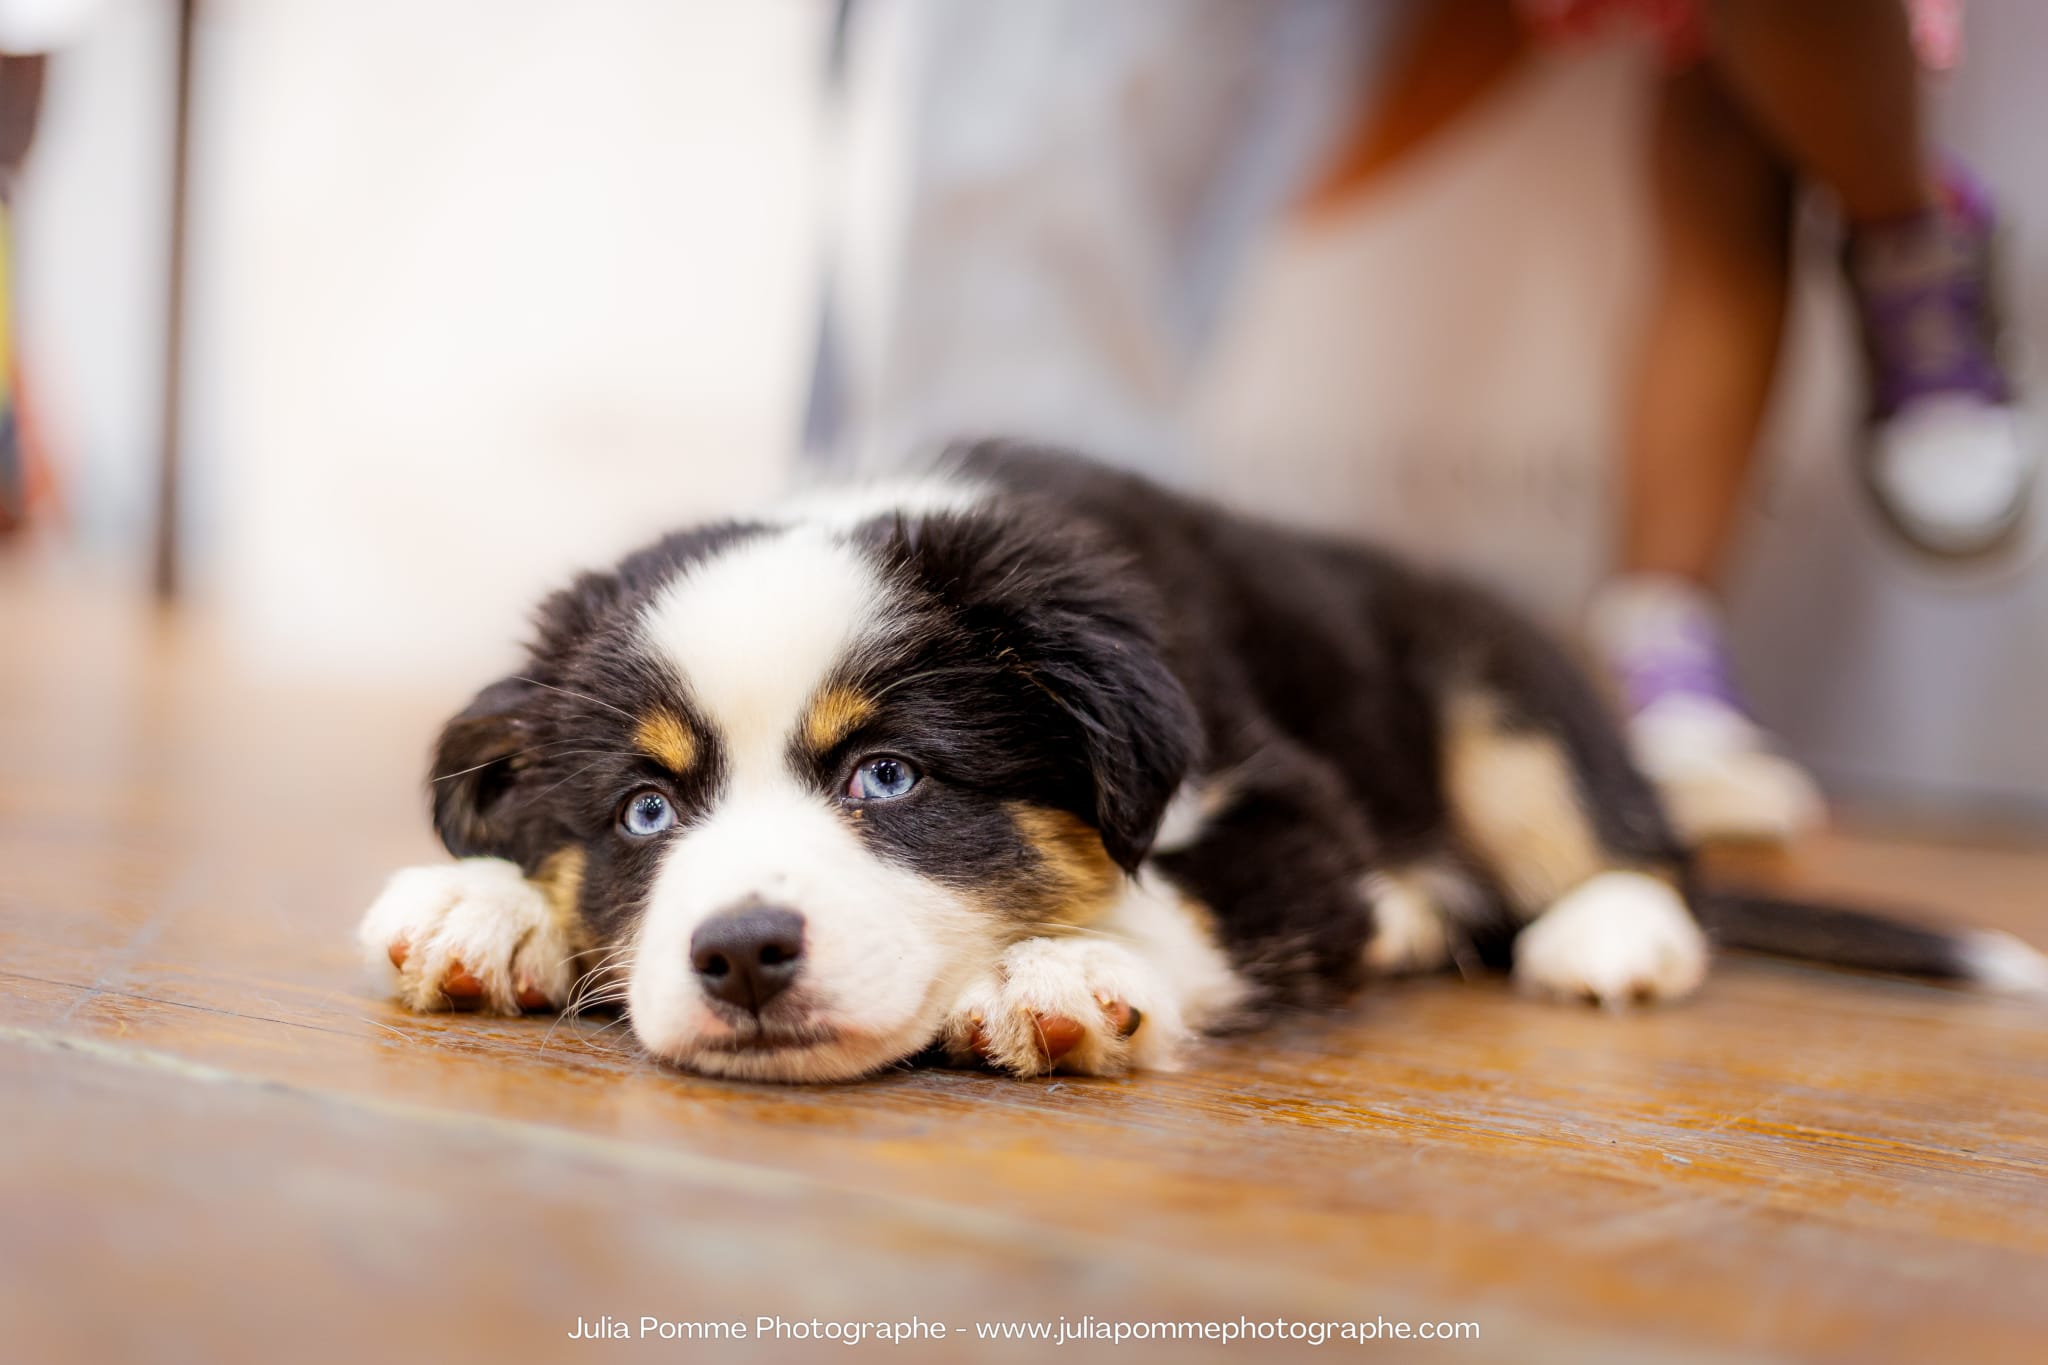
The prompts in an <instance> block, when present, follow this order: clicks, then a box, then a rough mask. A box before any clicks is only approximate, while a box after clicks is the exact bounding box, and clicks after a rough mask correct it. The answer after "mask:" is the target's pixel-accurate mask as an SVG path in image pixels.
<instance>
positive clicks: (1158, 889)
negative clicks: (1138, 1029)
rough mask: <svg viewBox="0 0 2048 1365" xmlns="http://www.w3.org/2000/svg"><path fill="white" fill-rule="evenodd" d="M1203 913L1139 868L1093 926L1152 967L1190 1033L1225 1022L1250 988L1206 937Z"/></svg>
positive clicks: (1228, 960)
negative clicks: (1134, 950) (1111, 936)
mask: <svg viewBox="0 0 2048 1365" xmlns="http://www.w3.org/2000/svg"><path fill="white" fill-rule="evenodd" d="M1206 914H1207V912H1206V911H1204V910H1202V909H1201V908H1200V907H1198V906H1196V905H1194V904H1193V903H1192V902H1190V901H1188V900H1187V899H1186V898H1185V897H1183V896H1182V895H1181V894H1180V893H1179V892H1178V891H1175V890H1174V889H1173V888H1172V887H1171V886H1169V885H1167V884H1166V882H1165V881H1164V880H1163V879H1161V878H1160V877H1159V876H1158V874H1156V873H1154V872H1151V871H1149V870H1141V871H1140V872H1139V874H1138V875H1137V876H1136V877H1134V878H1132V879H1131V881H1130V882H1129V883H1127V884H1126V886H1125V888H1124V893H1123V895H1121V896H1120V897H1118V898H1117V902H1116V904H1115V905H1114V906H1112V907H1110V911H1109V913H1108V914H1107V915H1105V916H1104V917H1103V918H1102V920H1101V921H1100V922H1099V924H1098V925H1097V926H1096V928H1097V929H1098V930H1099V931H1101V932H1103V933H1108V934H1114V935H1116V936H1117V937H1119V938H1121V939H1122V940H1124V941H1125V942H1126V943H1128V944H1130V945H1131V946H1132V947H1133V948H1134V949H1136V950H1137V952H1138V953H1139V954H1141V955H1142V956H1143V957H1144V959H1145V961H1147V962H1149V963H1150V964H1152V968H1153V970H1155V971H1156V972H1158V973H1159V976H1160V979H1161V981H1162V982H1163V983H1164V984H1165V986H1166V988H1167V989H1168V990H1169V991H1170V992H1171V993H1172V995H1173V999H1174V1007H1175V1009H1176V1010H1178V1011H1179V1013H1180V1015H1181V1017H1182V1018H1183V1019H1184V1020H1185V1021H1186V1022H1187V1025H1188V1027H1189V1028H1191V1029H1206V1028H1211V1027H1214V1026H1215V1025H1217V1024H1219V1023H1222V1022H1224V1021H1225V1020H1227V1019H1228V1018H1229V1017H1230V1015H1231V1014H1232V1013H1233V1012H1234V1011H1235V1010H1236V1009H1237V1008H1238V1006H1240V1005H1242V1004H1243V1003H1244V1001H1245V997H1246V996H1247V995H1249V994H1250V989H1251V988H1250V987H1249V986H1248V985H1247V984H1246V983H1245V980H1244V978H1243V977H1241V976H1239V975H1238V974H1237V968H1236V967H1235V966H1233V965H1232V964H1231V961H1230V955H1229V954H1228V953H1226V952H1224V951H1223V948H1222V947H1221V946H1220V945H1219V944H1218V943H1217V942H1216V940H1215V939H1214V938H1213V937H1212V936H1211V935H1210V933H1209V930H1208V928H1207V926H1206V925H1205V924H1204V923H1203V920H1204V917H1205V916H1206Z"/></svg>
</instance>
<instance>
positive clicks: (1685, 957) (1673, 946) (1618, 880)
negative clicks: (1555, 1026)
mask: <svg viewBox="0 0 2048 1365" xmlns="http://www.w3.org/2000/svg"><path fill="white" fill-rule="evenodd" d="M1706 973H1707V939H1706V935H1705V934H1703V933H1701V932H1700V927H1699V925H1698V924H1696V923H1695V922H1694V921H1693V917H1692V913H1691V912H1690V911H1689V910H1687V909H1686V908H1685V902H1684V901H1683V900H1682V899H1680V897H1679V895H1678V893H1677V892H1676V891H1674V890H1672V888H1671V887H1670V886H1668V885H1666V884H1665V883H1663V882H1661V881H1659V880H1657V879H1656V878H1655V877H1648V876H1644V875H1643V874H1642V873H1639V872H1603V873H1601V874H1600V875H1599V876H1597V877H1594V878H1593V879H1592V880H1590V881H1588V882H1586V883H1585V884H1584V885H1582V886H1580V887H1578V888H1577V889H1576V890H1573V891H1570V892H1567V893H1566V894H1565V895H1564V896H1562V897H1560V898H1559V899H1558V901H1557V903H1556V904H1554V905H1552V906H1551V907H1550V908H1549V909H1548V910H1545V911H1544V912H1543V913H1542V914H1541V915H1539V916H1537V917H1536V919H1535V921H1534V922H1533V923H1531V924H1530V925H1529V927H1528V928H1526V929H1524V930H1522V932H1521V934H1520V935H1519V936H1518V937H1517V938H1516V939H1515V984H1517V985H1518V986H1521V987H1522V988H1523V989H1525V990H1530V991H1534V992H1536V993H1537V994H1540V995H1549V996H1555V997H1559V998H1562V999H1567V1000H1572V999H1577V1000H1586V1001H1590V1002H1592V1003H1594V1004H1598V1005H1608V1006H1620V1005H1628V1004H1651V1003H1654V1002H1656V1001H1660V1000H1675V999H1677V998H1679V997H1680V996H1684V995H1689V994H1691V993H1692V991H1693V990H1694V988H1695V987H1697V986H1698V985H1699V984H1700V980H1701V978H1703V977H1704V976H1705V975H1706Z"/></svg>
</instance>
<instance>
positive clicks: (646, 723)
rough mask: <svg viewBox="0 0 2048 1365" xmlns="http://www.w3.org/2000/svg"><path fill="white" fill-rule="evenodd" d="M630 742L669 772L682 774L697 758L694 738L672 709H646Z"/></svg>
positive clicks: (695, 739) (695, 738)
mask: <svg viewBox="0 0 2048 1365" xmlns="http://www.w3.org/2000/svg"><path fill="white" fill-rule="evenodd" d="M633 742H634V743H635V744H637V745H639V746H640V748H641V749H642V750H643V751H644V752H646V753H647V754H649V755H651V756H652V757H653V758H654V759H655V761H656V762H658V763H660V764H661V765H662V766H663V767H664V768H667V769H668V770H669V771H670V772H672V773H686V772H688V771H689V770H690V765H691V764H692V763H695V762H696V761H697V737H696V736H695V735H693V734H691V733H690V727H689V726H687V725H685V724H683V722H682V720H681V718H680V717H678V716H677V715H676V714H675V713H674V712H673V711H650V712H649V713H648V714H647V715H646V716H644V717H643V718H642V719H641V721H640V728H639V729H637V730H635V731H634V732H633Z"/></svg>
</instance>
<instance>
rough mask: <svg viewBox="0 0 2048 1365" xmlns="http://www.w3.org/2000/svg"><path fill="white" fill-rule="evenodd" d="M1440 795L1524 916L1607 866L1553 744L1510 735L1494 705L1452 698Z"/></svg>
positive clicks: (1473, 695)
mask: <svg viewBox="0 0 2048 1365" xmlns="http://www.w3.org/2000/svg"><path fill="white" fill-rule="evenodd" d="M1444 731H1445V733H1444V791H1445V795H1446V796H1447V797H1448V798H1449V800H1450V806H1451V818H1452V820H1453V821H1454V822H1455V823H1456V825H1457V827H1458V831H1459V833H1460V834H1461V835H1462V836H1463V838H1464V839H1465V842H1466V843H1467V845H1468V846H1469V847H1470V848H1471V849H1472V850H1473V851H1474V852H1475V853H1477V854H1478V855H1479V856H1480V857H1482V858H1484V859H1485V860H1486V862H1487V864H1488V865H1489V867H1491V869H1492V871H1493V873H1494V875H1495V876H1496V877H1498V878H1499V879H1500V881H1501V884H1502V885H1503V887H1505V888H1506V890H1507V893H1508V895H1509V898H1510V899H1511V900H1512V901H1513V903H1514V908H1515V910H1516V911H1518V912H1519V913H1520V914H1522V915H1523V916H1525V917H1526V916H1533V915H1537V914H1541V913H1542V912H1543V910H1544V909H1545V907H1547V906H1548V905H1549V904H1550V903H1551V902H1552V901H1554V900H1556V899H1557V898H1558V897H1559V896H1561V895H1563V894H1564V893H1565V892H1567V891H1569V890H1571V889H1572V888H1573V887H1575V886H1577V885H1579V884H1580V883H1581V882H1583V881H1585V880H1586V879H1587V878H1589V877H1591V876H1593V875H1594V874H1596V873H1599V872H1604V871H1607V870H1609V869H1610V868H1612V867H1613V866H1614V861H1613V859H1611V858H1609V857H1607V856H1606V855H1605V854H1604V853H1603V852H1602V851H1601V848H1600V840H1599V838H1598V837H1597V836H1596V835H1595V834H1594V832H1593V827H1592V823H1591V821H1590V820H1588V819H1587V816H1586V809H1585V806H1584V805H1583V803H1582V802H1581V801H1580V799H1579V791H1578V784H1577V782H1576V781H1575V780H1574V778H1573V776H1572V769H1571V761H1570V759H1569V758H1568V757H1567V756H1566V755H1565V752H1564V749H1563V747H1562V746H1561V745H1560V744H1559V742H1558V740H1557V739H1556V738H1555V737H1553V736H1551V735H1547V734H1544V733H1542V732H1540V731H1533V730H1532V731H1512V730H1509V729H1507V728H1506V727H1505V726H1503V725H1502V723H1501V718H1500V704H1499V703H1498V702H1497V701H1496V700H1495V699H1494V698H1493V697H1491V696H1488V695H1486V694H1484V693H1480V692H1465V693H1462V694H1459V695H1457V696H1454V697H1453V698H1452V699H1451V704H1450V706H1449V708H1448V710H1447V712H1446V718H1445V726H1444Z"/></svg>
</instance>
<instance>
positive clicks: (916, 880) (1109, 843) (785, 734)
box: [435, 497, 1198, 1080]
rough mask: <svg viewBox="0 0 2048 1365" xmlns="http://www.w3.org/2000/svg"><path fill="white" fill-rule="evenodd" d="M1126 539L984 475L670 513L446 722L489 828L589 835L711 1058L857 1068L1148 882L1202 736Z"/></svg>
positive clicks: (465, 803) (546, 840)
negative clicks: (915, 491)
mask: <svg viewBox="0 0 2048 1365" xmlns="http://www.w3.org/2000/svg"><path fill="white" fill-rule="evenodd" d="M1197 736H1198V731H1197V726H1196V721H1195V718H1194V714H1193V708H1192V706H1191V704H1190V702H1189V700H1188V698H1187V696H1186V694H1185V693H1184V692H1183V690H1182V689H1181V686H1180V684H1179V683H1178V682H1177V681H1176V679H1175V677H1174V675H1173V673H1172V672H1171V671H1170V670H1169V669H1168V667H1167V666H1166V663H1165V661H1164V660H1163V658H1162V657H1161V654H1160V646H1159V635H1158V622H1157V610H1156V605H1155V604H1154V603H1153V602H1152V600H1151V599H1150V597H1149V596H1148V594H1147V593H1146V592H1145V591H1144V589H1143V587H1142V585H1141V584H1139V583H1138V582H1137V581H1136V580H1135V579H1134V577H1133V576H1132V574H1131V573H1130V571H1129V569H1128V566H1127V565H1126V564H1125V563H1124V562H1123V561H1122V560H1120V559H1119V558H1118V557H1117V556H1116V555H1115V554H1114V553H1112V552H1110V551H1109V550H1107V549H1106V548H1105V547H1104V546H1103V545H1101V544H1100V543H1099V542H1097V541H1095V540H1093V539H1092V538H1091V537H1090V536H1089V535H1088V534H1087V533H1086V532H1084V531H1081V530H1079V529H1077V528H1075V527H1072V526H1070V525H1066V524H1063V523H1062V522H1061V521H1060V519H1059V518H1058V517H1057V516H1056V515H1054V514H1052V513H1050V512H1049V511H1048V510H1047V509H1044V508H1038V507H1035V506H1034V505H1032V504H1030V503H1029V502H1023V503H1016V502H1012V503H1009V504H1006V505H1002V506H1000V507H998V506H993V505H987V504H986V503H984V504H979V505H978V504H976V503H975V502H973V501H972V500H971V499H968V498H965V497H950V498H948V499H940V500H938V501H936V502H930V503H929V505H927V506H925V507H924V508H923V510H902V509H900V508H896V509H889V508H876V507H873V506H869V507H866V508H856V509H853V510H851V511H848V510H840V511H838V512H833V511H830V510H829V509H828V510H826V511H822V512H820V513H818V514H816V515H812V516H806V517H798V518H793V519H790V520H787V521H780V522H774V523H764V524H759V525H750V526H737V525H735V526H725V527H717V528H712V529H709V530H705V531H700V532H695V533H691V534H688V535H685V536H681V537H672V538H671V539H669V540H667V541H664V542H662V543H661V544H659V545H657V546H654V547H652V548H650V549H649V550H646V551H643V552H642V553H640V554H638V555H636V556H634V557H633V558H631V559H629V560H627V561H626V562H625V563H624V564H623V565H621V566H620V567H619V568H618V569H617V570H616V571H614V572H611V573H607V574H601V575H592V576H587V577H585V578H584V579H582V580H580V581H579V582H577V583H576V584H574V585H573V586H572V587H570V588H569V589H567V590H566V591H564V592H562V593H560V594H557V595H556V597H554V598H553V599H551V600H550V601H549V602H548V603H547V604H546V605H545V606H544V607H543V609H542V613H541V619H540V635H539V639H538V641H537V643H536V644H535V646H534V648H533V650H532V654H531V658H530V660H529V663H528V667H527V669H526V671H525V672H524V673H522V674H521V675H520V676H518V677H516V678H508V679H506V680H504V681H502V682H499V683H497V684H494V685H493V686H491V687H489V688H487V689H485V690H484V692H483V693H482V694H480V695H479V696H478V697H477V699H476V701H475V702H474V703H473V704H472V705H471V706H470V707H469V708H468V709H467V710H465V711H464V712H463V713H462V714H461V715H459V716H457V717H456V718H455V719H454V720H453V721H451V722H450V723H449V725H448V727H447V729H446V731H445V732H444V734H443V737H442V742H441V748H440V753H439V756H438V760H437V763H436V768H435V772H436V774H437V775H438V779H437V781H436V783H435V821H436V825H437V827H438V828H439V830H440V832H441V835H442V838H443V840H444V842H446V843H447V845H448V847H449V849H450V851H451V852H454V853H456V854H458V855H463V856H467V855H478V854H488V855H496V856H501V857H509V858H512V859H514V860H515V861H518V862H520V863H521V864H522V865H524V866H526V867H528V868H529V869H533V868H537V867H539V866H540V865H542V864H543V863H546V862H548V861H549V860H550V859H553V858H557V857H559V856H560V855H561V854H562V851H563V850H564V849H571V850H575V851H576V853H577V855H579V858H580V863H581V868H582V876H581V879H580V886H578V887H577V888H575V894H576V896H577V897H578V905H577V907H576V908H577V912H578V913H579V914H580V915H581V916H582V918H583V920H584V921H585V924H586V926H587V927H588V929H589V930H590V931H591V935H590V936H591V937H592V938H594V939H595V940H596V941H597V942H598V943H600V944H601V945H604V946H605V947H606V948H608V949H610V950H611V953H612V957H611V958H610V960H609V962H608V963H606V964H605V965H604V967H603V970H604V971H605V972H606V973H607V974H608V978H609V979H610V980H612V981H614V982H615V984H616V985H617V988H618V990H619V991H620V993H622V994H623V997H624V999H625V1001H626V1004H627V1008H628V1012H629V1014H630V1016H631V1019H632V1024H633V1027H634V1030H635V1032H636V1033H637V1034H638V1035H639V1038H640V1040H641V1041H642V1042H643V1043H644V1044H645V1045H646V1046H647V1047H648V1048H649V1050H651V1051H652V1052H654V1053H655V1054H656V1055H657V1056H659V1057H662V1058H664V1059H666V1060H669V1061H673V1062H676V1063H679V1064H681V1065H684V1066H688V1067H691V1068H694V1069H697V1070H701V1071H706V1072H713V1073H718V1074H725V1075H734V1076H750V1077H761V1078H773V1079H786V1080H803V1079H833V1078H839V1077H848V1076H855V1075H859V1074H861V1073H863V1072H867V1071H872V1070H874V1069H876V1068H877V1067H881V1066H884V1065H886V1064H888V1063H890V1062H893V1061H897V1060H899V1059H901V1058H904V1057H907V1056H910V1055H911V1054H913V1053H916V1052H918V1051H919V1050H921V1049H922V1048H924V1047H925V1046H926V1045H928V1044H929V1043H930V1042H931V1041H932V1040H933V1039H934V1038H935V1036H936V1035H937V1033H938V1031H939V1028H940V1025H941V1024H942V1022H943V1021H944V1019H945V1017H946V1016H947V1014H948V1012H949V1007H950V1006H951V1005H952V1003H953V1002H954V1000H955V999H956V998H957V997H958V995H959V993H960V991H961V990H962V988H963V987H964V986H965V985H966V984H967V983H968V982H969V981H970V980H971V979H972V978H973V977H974V976H975V975H976V974H978V973H981V972H985V971H986V970H988V969H989V968H990V966H991V965H992V963H993V961H994V959H995V957H996V956H997V954H998V953H1000V951H1001V950H1002V949H1003V948H1004V947H1005V946H1006V945H1008V944H1009V943H1011V942H1014V941H1015V940H1016V939H1018V938H1020V937H1024V936H1027V935H1029V934H1032V933H1034V932H1042V931H1044V930H1045V929H1046V928H1047V927H1048V926H1063V925H1073V924H1080V923H1085V922H1086V921H1087V920H1089V919H1091V918H1092V917H1094V916H1095V915H1097V914H1098V913H1100V912H1101V911H1102V910H1103V909H1105V908H1106V907H1107V905H1108V904H1109V903H1110V902H1111V901H1112V900H1113V899H1114V897H1115V896H1116V895H1117V894H1118V893H1119V892H1120V890H1121V886H1122V881H1123V878H1124V874H1125V873H1127V872H1128V871H1129V870H1131V869H1132V868H1134V867H1135V866H1136V865H1137V863H1138V862H1139V860H1141V859H1142V858H1143V856H1144V854H1145V851H1146V849H1147V847H1148V845H1149V844H1150V842H1151V839H1152V835H1153V832H1154V830H1155V829H1156V827H1157V825H1158V822H1159V819H1160V816H1161V814H1162V812H1163V810H1164V808H1165V805H1166V802H1167V800H1168V798H1169V797H1170V796H1171V794H1172V792H1173V790H1174V788H1175V786H1176V785H1177V784H1178V783H1179V781H1180V779H1181V776H1182V774H1183V772H1184V771H1185V770H1186V769H1187V767H1188V765H1189V763H1190V762H1191V760H1192V758H1193V756H1194V752H1193V751H1194V748H1195V746H1196V744H1197Z"/></svg>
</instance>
